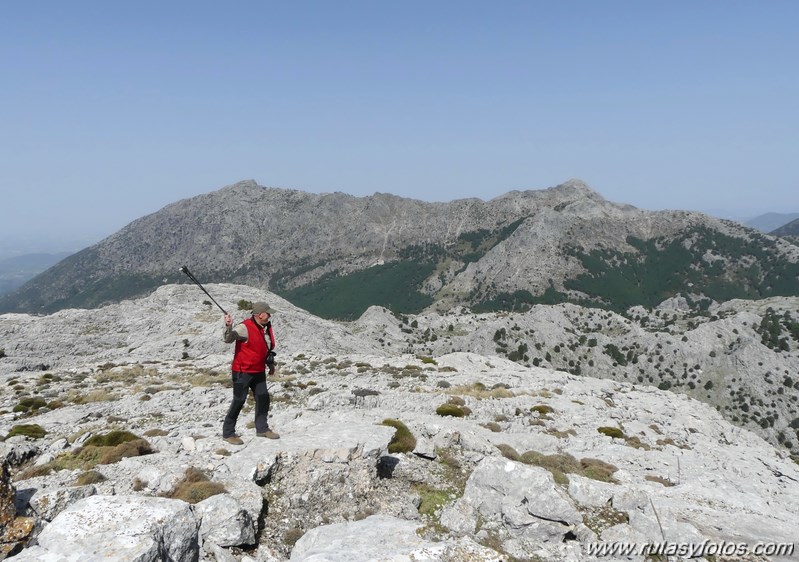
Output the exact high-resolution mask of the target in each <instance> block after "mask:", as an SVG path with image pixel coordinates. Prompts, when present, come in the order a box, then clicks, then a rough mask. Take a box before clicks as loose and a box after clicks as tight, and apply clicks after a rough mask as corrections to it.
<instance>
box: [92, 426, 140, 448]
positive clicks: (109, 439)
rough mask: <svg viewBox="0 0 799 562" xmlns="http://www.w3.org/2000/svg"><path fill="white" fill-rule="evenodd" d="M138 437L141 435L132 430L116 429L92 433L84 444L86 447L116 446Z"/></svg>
mask: <svg viewBox="0 0 799 562" xmlns="http://www.w3.org/2000/svg"><path fill="white" fill-rule="evenodd" d="M136 439H139V437H138V436H137V435H134V434H133V433H131V432H130V431H123V430H120V429H115V430H113V431H110V432H108V433H105V434H102V435H92V436H91V437H90V438H89V439H87V440H86V442H85V443H84V444H83V445H84V447H89V446H92V447H116V446H117V445H121V444H122V443H127V442H128V441H135V440H136Z"/></svg>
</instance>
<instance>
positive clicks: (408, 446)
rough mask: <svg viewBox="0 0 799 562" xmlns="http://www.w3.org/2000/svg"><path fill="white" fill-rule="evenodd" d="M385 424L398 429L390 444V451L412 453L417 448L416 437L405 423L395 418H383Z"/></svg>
mask: <svg viewBox="0 0 799 562" xmlns="http://www.w3.org/2000/svg"><path fill="white" fill-rule="evenodd" d="M383 425H387V426H389V427H393V428H394V429H396V431H395V432H394V437H392V438H391V441H390V442H389V444H388V452H389V453H410V452H412V451H413V450H414V449H415V448H416V437H414V436H413V434H412V433H411V431H410V430H409V429H408V426H406V425H405V424H404V423H402V422H401V421H399V420H395V419H385V420H383Z"/></svg>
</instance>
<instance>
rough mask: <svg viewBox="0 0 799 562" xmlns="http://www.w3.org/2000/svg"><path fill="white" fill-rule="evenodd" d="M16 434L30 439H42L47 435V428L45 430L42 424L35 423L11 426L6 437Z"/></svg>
mask: <svg viewBox="0 0 799 562" xmlns="http://www.w3.org/2000/svg"><path fill="white" fill-rule="evenodd" d="M15 435H22V436H24V437H27V438H29V439H41V438H42V437H44V436H45V435H47V430H45V429H44V428H43V427H42V426H40V425H39V424H35V423H30V424H20V425H15V426H12V427H11V430H10V431H9V432H8V435H6V439H8V438H9V437H14V436H15Z"/></svg>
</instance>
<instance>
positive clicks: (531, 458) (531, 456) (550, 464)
mask: <svg viewBox="0 0 799 562" xmlns="http://www.w3.org/2000/svg"><path fill="white" fill-rule="evenodd" d="M520 460H521V461H522V462H523V463H524V464H529V465H533V466H540V467H541V468H545V469H547V470H548V471H549V472H550V473H552V477H553V478H554V479H555V482H557V483H558V484H562V485H564V486H566V485H568V484H569V478H568V477H567V476H566V474H569V473H580V472H581V466H580V461H578V460H577V459H576V458H574V457H573V456H571V455H570V454H568V453H563V454H555V455H543V454H541V453H539V452H537V451H527V452H525V453H524V454H523V455H522V456H521V459H520Z"/></svg>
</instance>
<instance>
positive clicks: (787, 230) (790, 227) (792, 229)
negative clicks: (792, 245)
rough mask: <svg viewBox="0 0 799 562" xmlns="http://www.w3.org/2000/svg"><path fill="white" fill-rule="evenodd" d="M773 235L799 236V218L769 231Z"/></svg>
mask: <svg viewBox="0 0 799 562" xmlns="http://www.w3.org/2000/svg"><path fill="white" fill-rule="evenodd" d="M771 234H772V235H773V236H794V237H796V236H799V218H797V219H796V220H793V221H791V222H789V223H788V224H784V225H782V226H781V227H779V228H777V229H775V230H774V231H772V232H771Z"/></svg>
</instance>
